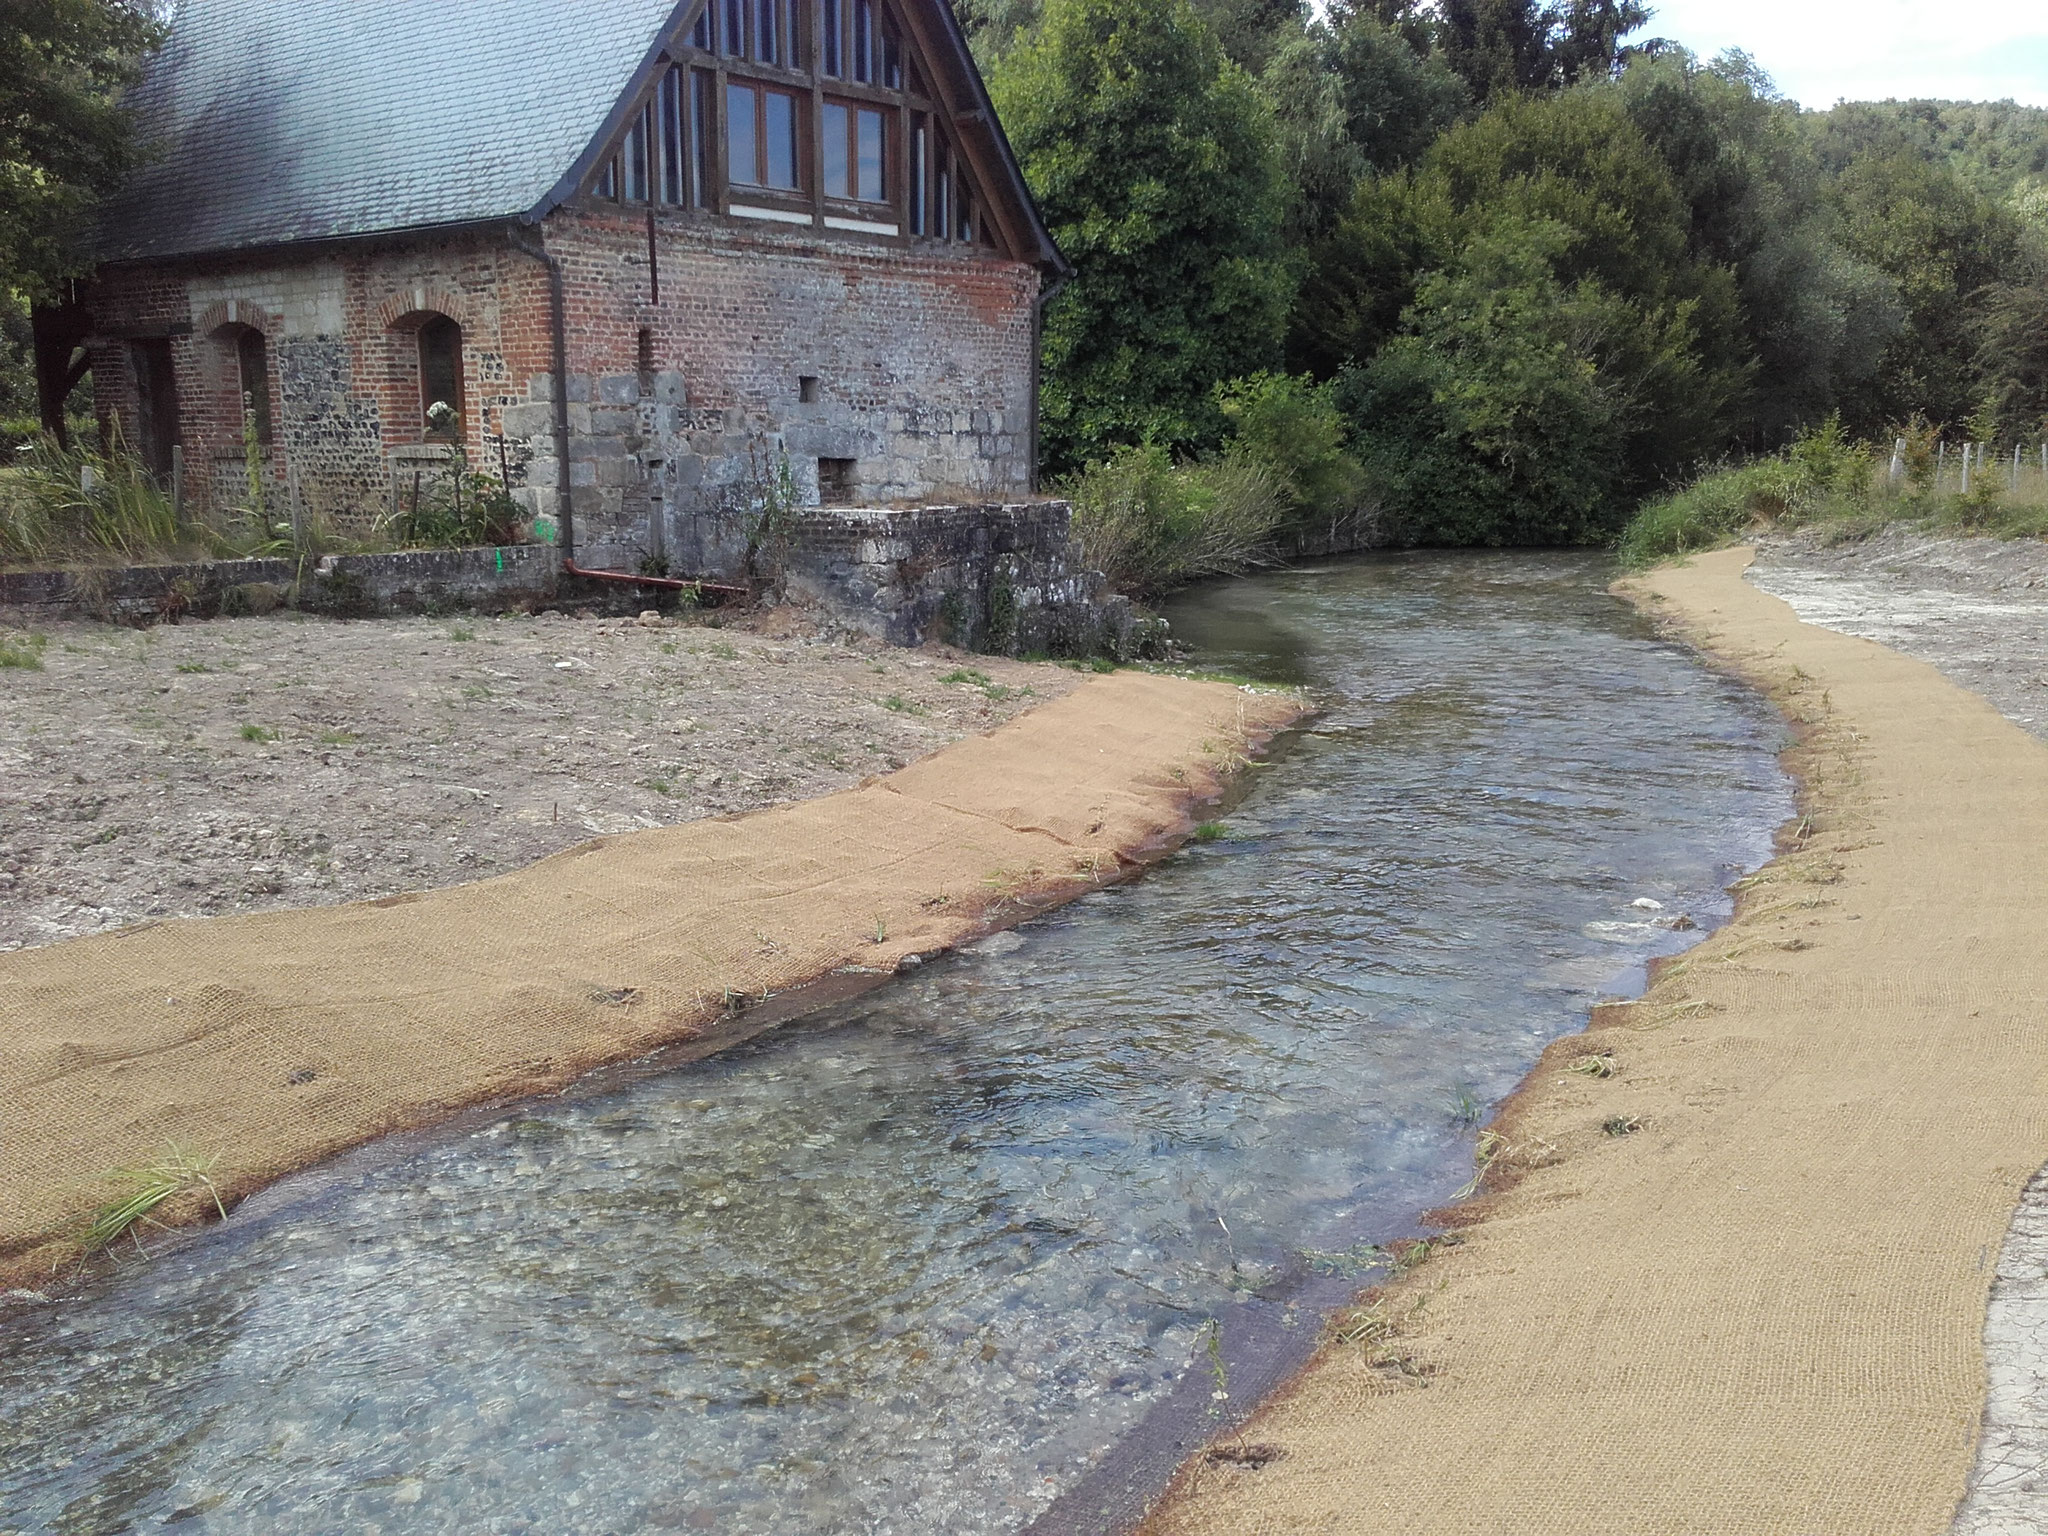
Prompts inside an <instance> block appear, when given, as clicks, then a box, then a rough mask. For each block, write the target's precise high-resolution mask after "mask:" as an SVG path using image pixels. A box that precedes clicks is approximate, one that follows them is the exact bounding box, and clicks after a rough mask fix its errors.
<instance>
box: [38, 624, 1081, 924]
mask: <svg viewBox="0 0 2048 1536" xmlns="http://www.w3.org/2000/svg"><path fill="white" fill-rule="evenodd" d="M716 619H717V616H715V615H714V616H709V617H708V618H707V620H706V621H705V622H702V623H695V622H685V623H684V624H682V625H674V624H664V625H662V626H660V627H650V626H643V625H642V624H640V623H637V622H635V621H632V620H619V619H609V620H604V619H590V618H576V617H572V616H567V615H563V614H558V613H547V614H542V615H540V616H538V617H532V616H519V617H505V618H486V617H474V616H472V617H463V618H459V619H450V620H430V619H389V620H370V621H358V622H348V623H342V622H333V621H329V620H322V619H313V618H306V617H303V616H299V615H283V614H280V615H271V616H268V617H263V618H242V619H226V620H215V621H212V622H209V623H193V624H181V625H175V626H165V627H161V628H157V629H152V630H143V631H137V630H127V629H117V628H110V627H107V626H104V625H97V624H61V625H57V626H54V627H52V628H50V629H49V630H48V631H47V632H46V634H45V635H44V637H43V639H42V644H41V650H40V658H41V661H42V664H43V665H42V667H41V669H40V670H36V669H33V668H29V667H20V666H14V667H0V727H4V728H0V950H6V949H16V948H20V947H22V946H25V945H32V944H47V943H50V942H52V941H54V940H57V939H64V938H70V937H73V936H75V935H79V934H85V933H93V932H97V931H99V930H102V929H107V928H115V927H120V926H122V925H124V924H128V923H134V922H139V921H143V920H145V919H151V918H166V917H185V916H200V915H209V914H217V913H226V912H246V911H253V910H256V909H259V908H266V907H296V906H314V905H320V904H324V903H329V902H342V901H353V900H356V899H358V898H362V897H374V896H384V895H389V894H391V893H394V892H398V891H405V890H418V889H423V888H427V887H432V886H439V885H448V884H452V883H455V882H458V881H463V880H473V879H476V878H479V877H481V876H484V875H489V874H494V873H499V872H502V871H504V870H508V869H512V868H515V867H517V866H519V865H522V864H526V863H530V862H531V861H533V860H535V859H538V858H541V857H544V856H545V855H547V854H550V853H554V852H557V851H558V850H560V849H563V848H567V847H569V846H571V845H572V844H575V843H578V842H581V841H583V840H584V839H586V838H588V837H590V836H591V835H592V834H595V833H614V832H625V831H631V830H633V829H635V828H639V827H655V826H663V825H667V824H669V823H673V822H679V821H688V820H691V819H693V818H695V817H700V816H717V815H730V814H733V813H736V812H741V811H750V810H754V809H757V808H759V807H761V806H766V805H773V804H776V803H778V802H782V801H788V800H798V799H805V798H808V797H810V796H813V795H820V794H825V793H828V792H830V791H832V790H835V789H840V788H843V787H845V786H847V785H850V784H854V783H857V782H859V781H860V780H861V779H863V778H865V777H867V776H869V775H871V774H877V773H885V772H888V771H889V770H891V769H894V768H898V767H901V766H902V765H903V764H905V763H907V762H909V761H911V760H912V759H914V758H918V757H922V756H923V755H925V754H926V753H928V752H931V751H934V750H936V749H937V748H939V747H941V746H944V745H946V744H947V743H949V742H952V741H955V740H957V739H959V738H960V737H962V736H966V735H970V734H973V733H975V732H979V731H986V730H988V729H990V728H992V727H993V726H995V725H997V724H1000V723H1001V722H1002V721H1004V720H1006V719H1008V718H1009V717H1010V716H1012V715H1014V714H1017V713H1018V712H1020V711H1021V710H1023V709H1026V708H1028V707H1030V706H1031V705H1032V704H1034V703H1038V702H1042V701H1043V700H1045V699H1049V698H1053V697H1056V696H1058V695H1060V694H1062V693H1065V692H1067V691H1068V690H1070V689H1071V688H1072V687H1074V686H1075V685H1076V684H1077V683H1078V682H1079V681H1080V679H1079V677H1078V676H1077V674H1075V673H1074V672H1072V671H1069V670H1066V669H1064V668H1061V667H1057V666H1051V665H1043V664H1029V663H1023V662H1014V661H1006V660H1002V659H999V658H992V657H986V656H962V655H958V654H956V653H953V652H950V651H943V650H936V649H935V650H927V651H922V652H912V651H903V650H896V649H890V648H888V647H884V646H882V645H880V644H876V643H867V642H859V641H856V642H851V643H849V642H846V641H844V640H841V639H832V638H826V637H824V636H822V635H820V634H818V633H816V632H815V631H814V630H813V629H812V626H811V625H810V624H809V623H808V621H807V620H806V619H804V618H803V617H802V615H801V614H799V613H798V612H797V611H796V610H793V609H787V608H784V609H773V610H768V611H767V612H765V613H763V614H761V615H759V616H758V617H754V618H747V619H742V620H738V621H735V622H732V623H728V624H726V625H724V626H722V627H713V626H714V624H715V623H716ZM0 638H4V637H0ZM19 638H20V637H19V636H16V639H17V640H19ZM20 653H21V649H20V647H17V648H16V654H20Z"/></svg>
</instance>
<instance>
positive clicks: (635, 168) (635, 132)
mask: <svg viewBox="0 0 2048 1536" xmlns="http://www.w3.org/2000/svg"><path fill="white" fill-rule="evenodd" d="M650 115H651V114H650V112H649V109H648V108H646V107H642V108H641V109H640V110H639V111H638V112H636V113H634V114H633V126H632V127H630V128H628V129H627V130H626V142H625V144H624V145H623V146H622V148H621V149H620V151H619V158H620V159H621V160H623V161H624V162H625V173H626V185H625V189H624V190H625V194H626V201H627V202H629V203H644V202H647V201H649V200H650V199H651V197H652V195H653V192H654V185H653V181H654V179H653V177H652V176H651V175H650V174H649V171H650V169H651V163H652V160H653V150H654V145H653V143H652V142H651V140H652V137H653V136H652V135H651V134H650V133H649V132H648V128H649V124H648V118H649V116H650Z"/></svg>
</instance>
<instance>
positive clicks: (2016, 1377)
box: [1749, 527, 2048, 1536]
mask: <svg viewBox="0 0 2048 1536" xmlns="http://www.w3.org/2000/svg"><path fill="white" fill-rule="evenodd" d="M1749 579H1750V581H1752V582H1753V583H1754V584H1755V585H1757V586H1759V587H1761V588H1763V589H1764V590H1765V591H1767V592H1770V593H1774V594H1775V595H1777V596H1779V597H1782V598H1784V599H1785V601H1787V602H1789V603H1790V604H1792V606H1793V608H1794V609H1796V610H1797V611H1798V614H1799V616H1800V617H1801V618H1802V619H1804V620H1806V621H1807V622H1808V623H1809V624H1820V625H1824V626H1826V627H1827V628H1829V629H1834V630H1839V631H1841V632H1842V633H1844V634H1851V635H1860V636H1862V637H1863V638H1865V639H1868V640H1876V641H1879V642H1881V643H1882V644H1884V645H1888V646H1890V647H1891V648H1892V649H1894V650H1898V651H1903V652H1905V653H1906V654H1907V655H1909V656H1916V657H1918V658H1919V659H1920V660H1922V661H1925V662H1928V663H1930V664H1932V665H1933V666H1935V667H1937V668H1939V669H1940V670H1941V671H1942V672H1943V673H1945V674H1946V675H1947V676H1948V677H1950V678H1952V679H1953V680H1954V681H1956V682H1958V683H1960V684H1962V685H1963V686H1964V687H1965V688H1969V689H1971V690H1972V691H1974V692H1976V693H1979V694H1982V695H1983V696H1984V697H1985V698H1987V699H1989V700H1990V701H1991V702H1992V703H1993V704H1995V705H1996V706H1997V707H1998V709H1999V711H2000V712H2001V713H2002V714H2004V715H2005V716H2006V717H2007V718H2008V719H2010V720H2012V721H2013V722H2014V723H2016V724H2018V725H2023V726H2025V727H2026V728H2027V729H2028V730H2030V731H2032V732H2033V733H2034V734H2035V735H2036V736H2041V737H2048V544H2043V543H2040V542H2037V541H2035V540H2030V539H2027V540H2020V539H2014V540H2004V539H1936V538H1929V537H1927V536H1926V535H1924V534H1921V533H1917V532H1915V531H1913V530H1911V529H1908V528H1903V527H1901V528H1892V529H1888V530H1886V531H1885V532H1884V533H1882V534H1879V535H1878V536H1876V537H1874V538H1871V539H1867V540H1863V541H1861V542H1859V543H1853V544H1843V545H1838V546H1835V547H1833V548H1829V547H1826V546H1823V545H1820V544H1818V543H1816V542H1814V541H1812V540H1810V539H1783V540H1776V541H1773V542H1772V543H1770V544H1768V545H1766V546H1765V547H1764V548H1763V549H1762V550H1760V551H1759V556H1758V560H1757V563H1756V565H1755V566H1753V567H1752V568H1751V569H1750V572H1749ZM2042 856H2043V857H2048V850H2042ZM1984 1354H1985V1365H1986V1370H1987V1375H1988V1392H1987V1396H1986V1401H1985V1407H1984V1423H1983V1431H1982V1438H1981V1439H1980V1440H1979V1442H1978V1446H1977V1457H1976V1463H1975V1466H1974V1467H1973V1469H1972V1471H1971V1474H1970V1484H1969V1492H1968V1494H1967V1495H1966V1496H1965V1497H1964V1499H1963V1503H1962V1507H1961V1509H1960V1510H1959V1511H1958V1512H1957V1515H1956V1520H1955V1524H1954V1526H1953V1527H1952V1536H2048V1169H2044V1170H2042V1172H2041V1173H2040V1174H2037V1175H2036V1176H2035V1178H2034V1180H2033V1181H2032V1182H2031V1183H2030V1184H2029V1185H2028V1186H2027V1191H2026V1194H2025V1196H2024V1197H2023V1198H2022V1200H2021V1203H2020V1207H2019V1209H2018V1211H2017V1212H2015V1213H2014V1216H2013V1222H2012V1226H2011V1229H2010V1230H2009V1231H2008V1232H2007V1234H2006V1238H2005V1243H2004V1245H2003V1247H2002V1248H2001V1250H2000V1252H1999V1256H1998V1268H1997V1271H1996V1278H1995V1279H1994V1281H1993V1283H1992V1287H1991V1299H1990V1305H1989V1308H1988V1310H1987V1312H1986V1314H1985V1321H1984Z"/></svg>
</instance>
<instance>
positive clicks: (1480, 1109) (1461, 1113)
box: [1444, 1083, 1486, 1125]
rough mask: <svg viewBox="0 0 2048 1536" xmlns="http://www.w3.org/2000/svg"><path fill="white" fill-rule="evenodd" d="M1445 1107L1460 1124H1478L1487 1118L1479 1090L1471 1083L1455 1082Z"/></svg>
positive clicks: (1454, 1120)
mask: <svg viewBox="0 0 2048 1536" xmlns="http://www.w3.org/2000/svg"><path fill="white" fill-rule="evenodd" d="M1444 1107H1445V1108H1446V1109H1448V1110H1449V1111H1450V1115H1451V1119H1452V1121H1453V1122H1455V1123H1456V1124H1458V1125H1477V1124H1478V1123H1479V1122H1480V1121H1482V1120H1484V1119H1485V1118H1486V1106H1485V1104H1483V1103H1481V1102H1480V1099H1479V1090H1478V1089H1476V1088H1474V1087H1473V1086H1472V1085H1471V1084H1470V1083H1453V1084H1452V1085H1451V1092H1450V1096H1449V1098H1448V1099H1447V1100H1446V1102H1445V1105H1444Z"/></svg>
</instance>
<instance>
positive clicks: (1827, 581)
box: [1749, 524, 2048, 736]
mask: <svg viewBox="0 0 2048 1536" xmlns="http://www.w3.org/2000/svg"><path fill="white" fill-rule="evenodd" d="M1749 579H1750V581H1751V583H1753V584H1754V585H1756V586H1759V587H1761V588H1763V590H1764V591H1766V592H1769V593H1771V594H1772V595H1774V596H1777V597H1782V598H1783V599H1785V601H1786V602H1788V603H1790V604H1791V605H1792V606H1793V607H1794V608H1795V609H1796V610H1798V613H1799V616H1800V617H1801V618H1802V619H1804V620H1806V622H1807V623H1809V624H1819V625H1823V626H1825V627H1826V628H1828V629H1833V630H1839V631H1840V632H1841V633H1843V634H1847V635H1860V636H1861V637H1863V638H1864V639H1866V640H1875V641H1877V642H1878V643H1879V644H1881V645H1888V646H1890V647H1891V648H1892V649H1893V650H1895V651H1903V652H1904V653H1905V654H1906V655H1908V656H1916V657H1918V658H1919V659H1920V660H1922V661H1925V662H1928V663H1930V664H1932V665H1933V666H1935V667H1937V668H1939V669H1940V670H1941V672H1942V673H1944V674H1945V675H1946V676H1948V677H1949V678H1950V679H1952V680H1953V681H1955V682H1957V683H1960V684H1961V685H1962V686H1963V687H1965V688H1968V689H1970V690H1972V691H1973V692H1975V693H1980V694H1982V695H1983V696H1984V697H1985V698H1987V699H1989V700H1990V701H1991V702H1992V703H1993V704H1995V705H1997V706H1998V709H1999V711H2000V712H2001V713H2002V714H2004V715H2005V716H2006V718H2008V719H2010V720H2012V721H2013V722H2014V723H2016V724H2019V725H2023V726H2025V727H2026V728H2027V729H2028V730H2030V731H2032V732H2033V733H2034V734H2035V735H2036V736H2048V544H2044V543H2041V542H2039V541H2037V540H2033V539H1969V538H1964V539H1958V538H1934V537H1930V536H1928V535H1927V534H1925V533H1922V532H1920V531H1918V530H1916V529H1913V528H1910V527H1908V526H1905V525H1903V524H1901V525H1895V526H1893V527H1891V528H1888V529H1886V530H1885V531H1884V532H1882V533H1880V534H1877V535H1875V536H1874V537H1872V538H1869V539H1864V540H1860V541H1858V542H1854V543H1847V544H1838V545H1833V546H1829V545H1825V544H1822V543H1820V542H1819V541H1818V540H1815V539H1814V538H1812V537H1811V536H1810V535H1808V536H1795V537H1790V538H1781V539H1773V540H1770V541H1767V542H1765V543H1763V544H1761V545H1759V547H1758V550H1757V561H1756V564H1755V565H1754V566H1753V567H1751V569H1750V572H1749Z"/></svg>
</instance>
